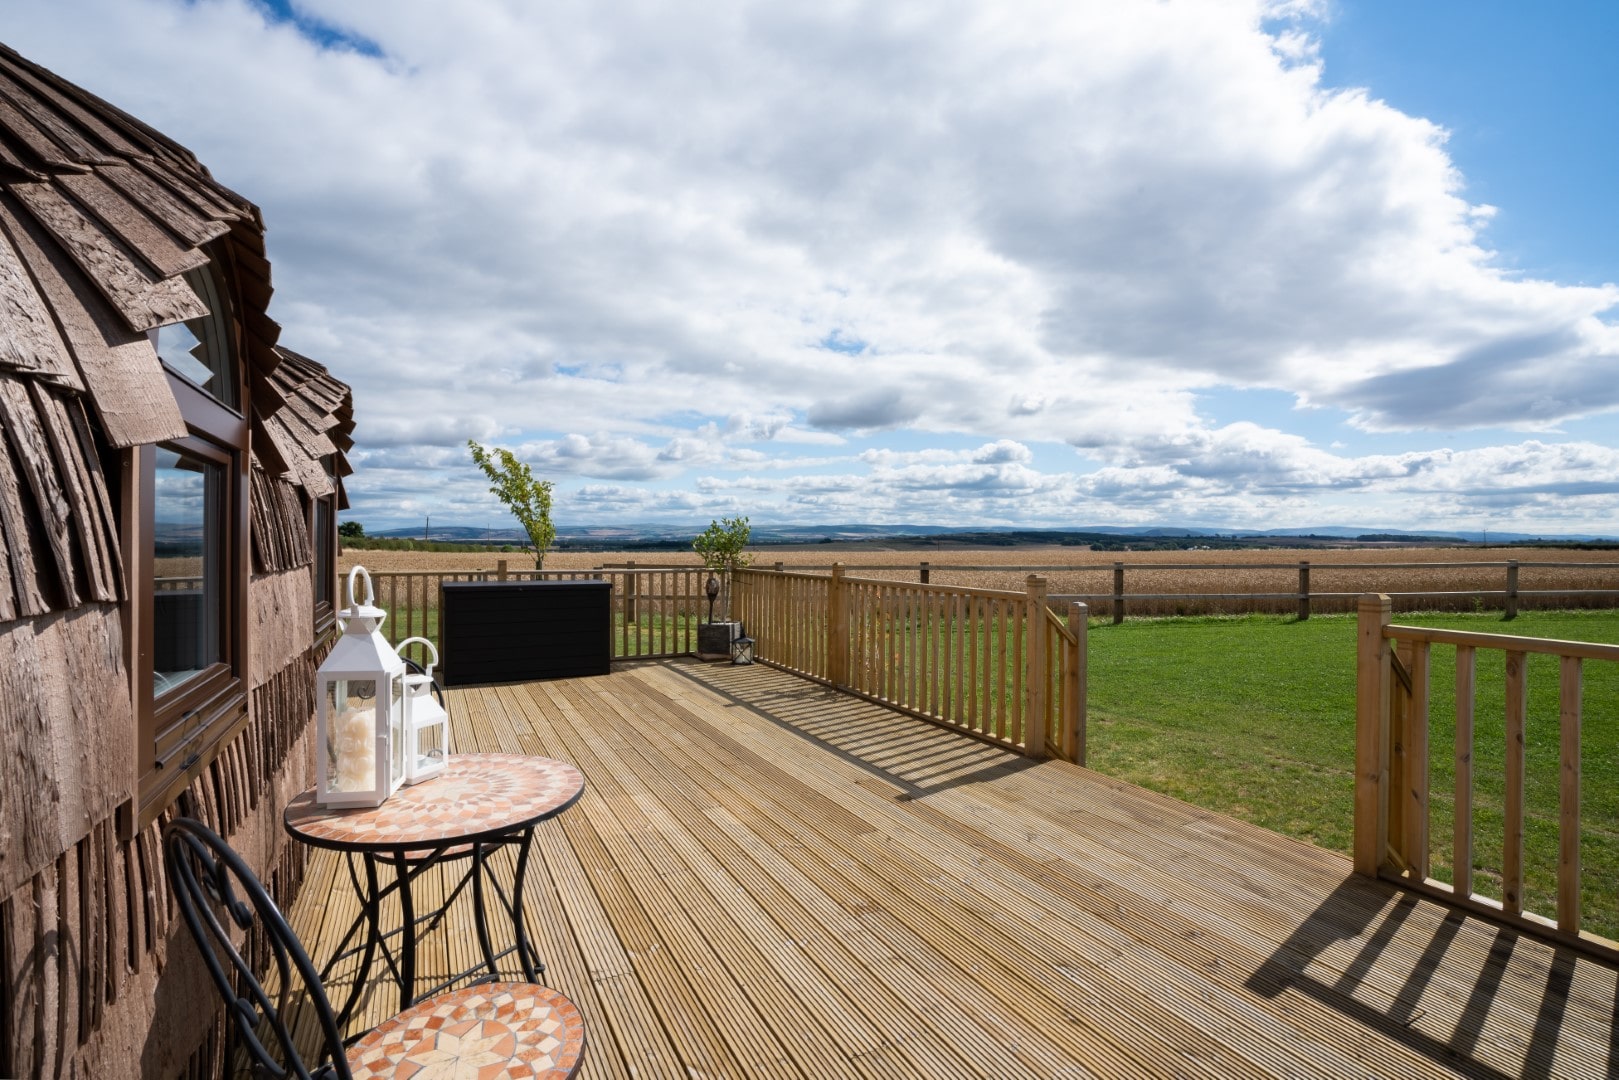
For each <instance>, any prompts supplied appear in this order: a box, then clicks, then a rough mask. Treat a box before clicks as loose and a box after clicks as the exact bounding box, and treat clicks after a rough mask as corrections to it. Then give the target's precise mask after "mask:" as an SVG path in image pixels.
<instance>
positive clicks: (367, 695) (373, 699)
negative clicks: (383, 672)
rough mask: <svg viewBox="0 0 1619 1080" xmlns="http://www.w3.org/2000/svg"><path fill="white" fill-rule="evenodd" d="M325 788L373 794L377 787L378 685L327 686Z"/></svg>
mask: <svg viewBox="0 0 1619 1080" xmlns="http://www.w3.org/2000/svg"><path fill="white" fill-rule="evenodd" d="M326 716H327V721H326V770H327V772H326V789H327V790H328V791H371V790H373V789H375V787H376V786H377V683H376V680H375V679H332V680H329V681H328V682H327V683H326Z"/></svg>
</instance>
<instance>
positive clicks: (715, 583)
mask: <svg viewBox="0 0 1619 1080" xmlns="http://www.w3.org/2000/svg"><path fill="white" fill-rule="evenodd" d="M703 591H704V592H706V593H707V594H708V621H709V622H710V623H712V622H713V621H714V601H715V600H718V599H719V595H720V579H719V578H717V577H715V576H714V575H713V574H710V575H708V584H707V585H705V586H703Z"/></svg>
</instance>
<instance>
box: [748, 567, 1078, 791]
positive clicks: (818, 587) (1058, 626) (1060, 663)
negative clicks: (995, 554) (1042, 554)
mask: <svg viewBox="0 0 1619 1080" xmlns="http://www.w3.org/2000/svg"><path fill="white" fill-rule="evenodd" d="M735 578H736V583H735V588H736V597H737V605H736V610H737V613H738V614H739V615H740V616H741V618H742V621H743V624H744V626H745V627H746V628H747V632H748V635H749V636H750V637H752V638H753V639H754V642H755V644H754V655H755V656H756V657H757V658H758V659H759V660H762V661H764V662H766V663H770V664H773V665H776V666H778V667H782V668H784V669H786V670H789V671H793V672H795V673H797V674H800V675H804V676H807V677H809V678H813V679H816V680H819V681H822V682H825V683H828V684H830V685H832V686H835V687H838V688H840V689H844V690H848V691H850V692H851V693H854V694H858V695H859V696H861V697H865V698H868V699H870V700H873V701H878V702H881V703H883V704H885V705H889V706H892V707H894V708H897V709H900V710H902V711H904V712H907V713H910V714H912V715H914V716H919V717H922V718H924V719H927V720H931V721H934V722H936V723H940V724H945V725H948V726H950V727H954V728H958V729H960V730H963V731H967V732H970V733H972V734H974V735H976V736H978V737H980V738H983V739H986V740H988V741H991V742H995V743H999V744H1002V745H1007V746H1012V747H1016V748H1017V749H1019V750H1021V751H1022V752H1024V753H1026V754H1030V755H1032V756H1036V757H1040V756H1045V755H1046V754H1048V753H1049V754H1052V755H1055V756H1058V757H1062V758H1065V759H1067V760H1071V761H1079V762H1083V760H1084V755H1085V742H1084V686H1085V683H1084V642H1085V621H1086V620H1085V612H1084V607H1083V605H1074V606H1073V608H1072V610H1071V611H1070V613H1069V615H1068V617H1067V618H1066V619H1064V618H1060V617H1058V616H1057V615H1056V614H1055V613H1054V612H1052V611H1051V610H1050V609H1049V608H1048V606H1047V603H1048V598H1047V596H1046V587H1045V583H1044V581H1043V579H1041V578H1038V577H1035V576H1032V575H1031V576H1029V577H1028V579H1027V580H1026V582H1025V588H1024V591H1022V592H1013V591H1010V590H997V589H973V588H963V587H959V586H947V585H923V584H920V583H911V582H897V581H885V580H879V579H874V578H855V577H849V576H847V575H846V574H845V573H844V570H843V567H842V566H834V567H833V570H832V573H831V576H829V577H822V576H819V575H813V574H804V573H789V572H786V571H779V572H777V571H767V570H743V571H739V572H738V573H737V574H736V575H735Z"/></svg>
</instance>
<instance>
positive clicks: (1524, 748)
mask: <svg viewBox="0 0 1619 1080" xmlns="http://www.w3.org/2000/svg"><path fill="white" fill-rule="evenodd" d="M1436 645H1437V646H1441V647H1443V648H1444V649H1446V650H1454V656H1455V696H1454V702H1455V738H1454V743H1455V745H1454V748H1453V754H1454V760H1453V763H1452V764H1453V771H1454V777H1455V786H1454V803H1453V812H1452V828H1451V837H1450V862H1451V877H1452V880H1451V881H1450V882H1445V881H1443V880H1436V879H1435V878H1434V877H1433V876H1431V872H1432V869H1433V866H1432V863H1433V859H1434V851H1433V848H1434V844H1435V838H1434V837H1433V836H1431V835H1430V829H1431V827H1432V824H1433V817H1434V807H1433V805H1432V802H1433V799H1432V796H1433V795H1434V794H1435V793H1434V792H1432V791H1431V790H1430V787H1431V775H1432V773H1433V771H1434V768H1433V766H1434V764H1435V762H1436V761H1437V760H1438V759H1436V758H1433V759H1431V754H1437V753H1442V752H1443V751H1442V750H1439V749H1438V748H1435V747H1432V746H1430V728H1431V723H1430V706H1431V699H1432V698H1433V697H1434V696H1436V687H1435V686H1434V680H1433V679H1432V675H1431V672H1432V666H1433V651H1434V646H1436ZM1480 651H1483V652H1485V653H1486V654H1487V655H1488V654H1496V655H1497V656H1498V661H1497V662H1499V663H1500V665H1501V672H1502V675H1501V681H1502V690H1503V692H1502V702H1503V704H1502V716H1501V720H1502V723H1501V724H1500V725H1499V728H1498V727H1497V726H1496V725H1495V724H1494V722H1493V717H1491V716H1481V715H1479V714H1478V709H1477V705H1478V701H1479V692H1478V689H1479V655H1478V654H1479V653H1480ZM1536 655H1539V656H1549V657H1555V658H1556V660H1557V686H1556V701H1557V719H1556V725H1555V733H1554V735H1553V737H1554V738H1555V742H1556V746H1555V773H1553V772H1552V768H1553V766H1551V765H1550V764H1548V765H1547V766H1546V767H1545V768H1544V769H1543V770H1542V771H1541V772H1540V773H1531V772H1530V771H1529V769H1528V761H1529V758H1530V751H1531V745H1530V744H1531V737H1530V723H1529V720H1530V717H1529V702H1530V677H1529V662H1528V661H1529V657H1531V656H1536ZM1588 660H1591V661H1607V662H1616V661H1619V645H1599V644H1592V643H1589V642H1576V641H1553V640H1547V639H1541V638H1527V637H1518V636H1513V635H1507V634H1481V633H1474V632H1470V631H1458V630H1437V629H1428V628H1424V627H1414V626H1399V625H1395V624H1393V622H1392V613H1391V603H1390V599H1389V597H1388V596H1386V595H1381V594H1379V595H1372V596H1365V597H1362V598H1361V600H1360V602H1359V645H1358V653H1357V662H1356V672H1357V674H1356V679H1357V685H1356V750H1355V756H1356V765H1355V774H1356V782H1355V783H1356V788H1355V848H1354V859H1355V869H1356V871H1357V872H1359V873H1361V874H1365V875H1368V876H1371V877H1384V878H1389V879H1392V880H1396V881H1400V882H1403V883H1406V884H1408V885H1410V886H1412V887H1414V888H1418V889H1420V890H1422V891H1425V892H1428V893H1431V894H1434V895H1437V896H1440V897H1441V898H1443V899H1446V900H1449V901H1450V902H1452V903H1455V904H1457V905H1459V906H1461V907H1465V908H1469V909H1472V910H1475V911H1479V912H1482V913H1486V914H1489V915H1491V916H1492V917H1495V918H1500V919H1503V920H1505V921H1507V922H1509V923H1512V924H1513V925H1516V926H1520V927H1523V928H1525V929H1527V930H1530V931H1532V932H1535V933H1537V934H1542V935H1547V936H1551V937H1553V938H1556V939H1558V940H1562V941H1566V942H1568V943H1570V944H1573V945H1577V946H1579V947H1581V948H1582V949H1584V950H1586V951H1589V952H1593V953H1596V954H1597V955H1601V956H1604V957H1606V958H1607V959H1610V960H1614V959H1619V943H1616V942H1613V941H1609V940H1607V939H1606V938H1600V937H1596V936H1594V935H1592V934H1590V933H1588V932H1586V931H1585V930H1584V929H1583V928H1582V925H1581V922H1582V909H1583V895H1584V888H1585V886H1586V885H1587V883H1586V882H1585V881H1584V880H1583V876H1582V864H1581V857H1580V855H1581V825H1582V821H1581V813H1580V788H1581V776H1582V772H1583V771H1584V770H1583V769H1582V762H1581V749H1580V745H1581V734H1582V730H1581V728H1582V715H1583V712H1584V710H1583V704H1584V702H1583V694H1582V685H1583V670H1582V669H1583V664H1584V663H1585V661H1588ZM1486 728H1487V729H1488V730H1489V731H1490V732H1492V733H1495V732H1497V731H1498V732H1499V734H1498V736H1497V737H1498V738H1499V739H1500V740H1501V749H1502V767H1503V768H1504V777H1502V783H1501V784H1500V790H1501V793H1502V794H1501V803H1502V806H1501V810H1500V815H1501V825H1500V829H1501V833H1500V839H1501V848H1500V856H1499V865H1480V864H1481V863H1482V862H1484V861H1485V856H1483V855H1481V854H1480V847H1481V843H1480V839H1481V837H1480V833H1479V831H1478V828H1477V826H1478V823H1479V821H1480V818H1481V816H1482V814H1481V810H1480V807H1479V806H1478V805H1477V790H1478V788H1479V787H1480V786H1482V785H1483V784H1484V782H1485V781H1490V783H1489V784H1488V786H1489V787H1490V788H1491V789H1492V791H1493V790H1494V789H1495V788H1496V785H1495V783H1494V782H1493V781H1494V778H1493V777H1486V776H1484V775H1483V774H1482V773H1481V772H1480V771H1479V770H1480V762H1481V761H1483V760H1485V759H1486V754H1485V750H1486V748H1487V747H1486V745H1485V744H1481V743H1479V742H1478V741H1477V739H1476V738H1475V736H1476V735H1477V734H1478V732H1479V731H1480V730H1482V729H1486ZM1542 734H1543V735H1545V734H1546V733H1544V732H1542ZM1550 749H1551V748H1548V750H1550ZM1537 756H1545V757H1550V756H1551V755H1550V754H1549V753H1548V754H1547V755H1537ZM1493 757H1494V755H1493V753H1492V754H1490V755H1488V758H1489V760H1493ZM1536 791H1554V792H1555V793H1556V794H1555V796H1554V797H1552V798H1554V800H1555V819H1556V820H1555V832H1556V843H1555V856H1553V857H1552V858H1554V860H1555V884H1554V886H1553V891H1554V893H1555V902H1554V905H1553V907H1554V911H1553V912H1552V913H1550V914H1546V913H1537V912H1534V911H1531V910H1529V908H1528V905H1527V903H1526V896H1525V893H1526V883H1527V881H1528V874H1527V871H1526V866H1527V863H1528V859H1529V850H1528V846H1527V845H1528V843H1529V831H1530V830H1529V825H1528V823H1529V819H1530V810H1529V806H1528V802H1529V799H1530V798H1531V793H1532V792H1536ZM1438 794H1439V796H1440V800H1441V802H1442V800H1443V796H1444V793H1443V792H1439V793H1438ZM1493 817H1494V809H1493V807H1492V809H1491V819H1492V820H1493ZM1490 847H1491V849H1492V851H1493V847H1494V845H1493V838H1492V842H1491V844H1490ZM1480 871H1482V874H1481V873H1480ZM1484 880H1489V881H1497V880H1498V881H1499V886H1500V887H1499V892H1500V894H1501V895H1500V898H1499V899H1496V898H1492V897H1490V896H1487V895H1481V894H1480V893H1479V892H1478V891H1476V886H1477V885H1479V884H1480V883H1481V882H1482V881H1484Z"/></svg>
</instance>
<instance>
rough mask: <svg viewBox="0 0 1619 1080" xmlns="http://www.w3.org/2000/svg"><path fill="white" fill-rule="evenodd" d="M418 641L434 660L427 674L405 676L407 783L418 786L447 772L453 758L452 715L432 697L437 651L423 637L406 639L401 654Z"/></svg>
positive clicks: (429, 665) (412, 673)
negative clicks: (451, 751)
mask: <svg viewBox="0 0 1619 1080" xmlns="http://www.w3.org/2000/svg"><path fill="white" fill-rule="evenodd" d="M417 642H420V643H421V644H423V645H425V646H427V651H428V652H429V653H430V654H432V657H433V661H432V663H430V664H428V665H427V668H426V674H422V675H418V674H416V673H415V672H408V673H406V675H405V783H407V784H419V783H421V782H422V781H423V780H431V779H433V777H435V776H437V775H438V774H439V773H441V772H443V771H444V765H445V759H446V758H448V757H449V756H450V716H449V714H448V713H446V712H445V711H444V706H442V705H440V704H439V703H438V700H437V699H436V698H434V697H433V669H434V668H435V667H437V666H438V649H436V648H434V646H433V643H432V642H431V641H428V640H427V639H426V638H424V637H413V638H406V639H405V640H404V641H401V642H400V643H399V648H398V653H399V655H400V656H404V655H405V646H407V645H414V644H416V643H417Z"/></svg>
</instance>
